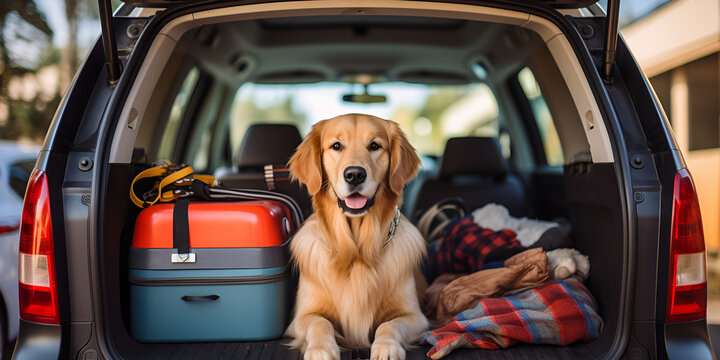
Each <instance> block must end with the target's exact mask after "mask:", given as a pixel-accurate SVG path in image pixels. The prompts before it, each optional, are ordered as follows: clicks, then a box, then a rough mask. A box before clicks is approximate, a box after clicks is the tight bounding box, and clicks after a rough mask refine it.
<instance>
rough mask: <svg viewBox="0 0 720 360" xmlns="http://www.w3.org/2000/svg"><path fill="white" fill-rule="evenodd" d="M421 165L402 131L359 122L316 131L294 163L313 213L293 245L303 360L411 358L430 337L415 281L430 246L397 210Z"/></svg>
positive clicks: (369, 119)
mask: <svg viewBox="0 0 720 360" xmlns="http://www.w3.org/2000/svg"><path fill="white" fill-rule="evenodd" d="M419 164H420V158H419V157H418V156H417V154H416V153H415V149H414V148H413V147H412V145H410V143H409V142H408V141H407V138H406V137H405V134H404V133H403V132H402V130H401V129H400V127H399V126H398V124H397V123H395V122H392V121H387V120H383V119H380V118H377V117H374V116H370V115H360V114H349V115H342V116H338V117H335V118H332V119H329V120H324V121H321V122H319V123H317V124H315V125H314V126H313V128H312V131H310V134H308V136H307V137H306V138H305V140H304V141H303V142H302V143H301V144H300V145H299V146H298V148H297V151H296V152H295V154H294V155H293V156H292V157H291V158H290V161H289V167H290V171H291V173H292V176H293V178H294V179H296V180H299V181H300V182H302V183H303V184H305V186H306V187H307V189H308V192H309V193H310V195H312V197H313V207H314V209H315V213H314V214H313V215H312V216H311V217H310V218H308V219H307V221H305V223H304V224H303V225H302V227H301V228H300V229H299V230H298V232H297V233H296V234H295V238H294V239H293V241H292V243H291V245H290V251H291V253H292V258H293V261H294V262H295V264H296V266H297V267H298V270H299V273H300V276H299V283H298V292H297V300H296V303H295V311H294V316H293V320H292V322H291V324H290V326H289V327H288V329H287V333H286V334H287V335H288V336H291V337H293V338H294V340H293V342H292V344H291V345H293V346H295V347H297V348H300V349H301V351H303V353H304V357H305V359H339V358H340V347H339V345H342V346H343V347H346V348H358V347H370V354H371V355H370V357H371V359H404V358H405V349H407V348H408V346H409V345H410V343H411V342H413V341H414V340H416V339H417V338H418V337H419V336H420V334H421V333H422V332H423V331H424V330H426V329H427V327H428V321H427V319H426V318H425V316H424V315H423V314H422V311H421V309H420V305H419V300H418V295H417V292H416V280H415V276H416V271H417V270H418V268H419V264H420V262H421V260H422V258H423V256H424V255H425V241H424V240H423V238H422V236H421V235H420V233H419V232H418V230H417V229H416V228H415V227H414V226H413V225H412V224H411V223H410V222H409V221H408V220H407V219H406V218H405V217H403V216H401V215H400V212H399V211H398V210H397V208H398V206H399V205H400V202H401V200H402V190H403V186H404V185H405V183H406V182H407V181H408V180H410V179H411V178H413V177H414V176H415V175H416V173H417V171H418V167H419ZM420 276H421V275H420ZM338 344H339V345H338ZM371 344H372V346H371Z"/></svg>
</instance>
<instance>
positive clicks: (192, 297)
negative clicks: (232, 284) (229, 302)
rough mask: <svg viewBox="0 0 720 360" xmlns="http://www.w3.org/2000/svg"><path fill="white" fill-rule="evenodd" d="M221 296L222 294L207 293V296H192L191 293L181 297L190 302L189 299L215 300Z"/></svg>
mask: <svg viewBox="0 0 720 360" xmlns="http://www.w3.org/2000/svg"><path fill="white" fill-rule="evenodd" d="M219 298H220V296H218V295H205V296H190V295H185V296H183V297H181V298H180V299H182V300H183V301H188V302H189V301H202V300H210V301H215V300H217V299H219Z"/></svg>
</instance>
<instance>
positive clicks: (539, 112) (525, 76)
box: [518, 68, 565, 166]
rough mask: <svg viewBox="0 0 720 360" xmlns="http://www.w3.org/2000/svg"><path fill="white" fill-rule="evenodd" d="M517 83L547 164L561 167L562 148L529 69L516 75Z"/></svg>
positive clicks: (543, 99)
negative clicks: (527, 104)
mask: <svg viewBox="0 0 720 360" xmlns="http://www.w3.org/2000/svg"><path fill="white" fill-rule="evenodd" d="M518 81H519V82H520V87H522V89H523V92H524V93H525V96H527V99H528V101H529V102H530V108H531V109H532V112H533V117H534V118H535V122H536V124H537V127H538V130H540V137H541V138H542V142H543V149H544V150H545V160H546V162H547V164H548V165H551V166H562V165H563V163H564V162H565V158H564V157H563V151H562V146H560V137H559V136H558V133H557V129H555V123H554V122H553V118H552V115H551V114H550V109H549V108H548V106H547V103H546V102H545V98H544V97H543V95H542V92H541V91H540V85H538V83H537V81H536V80H535V75H534V74H533V73H532V71H531V70H530V69H529V68H524V69H522V70H521V71H520V73H519V74H518Z"/></svg>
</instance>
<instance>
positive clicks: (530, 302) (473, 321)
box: [420, 278, 603, 359]
mask: <svg viewBox="0 0 720 360" xmlns="http://www.w3.org/2000/svg"><path fill="white" fill-rule="evenodd" d="M602 326H603V321H602V319H601V318H600V316H599V315H598V314H597V304H596V303H595V299H593V297H592V295H591V294H590V292H589V291H588V289H587V288H586V287H585V286H584V285H583V284H582V283H581V282H580V281H578V279H577V278H568V279H566V280H551V281H548V282H546V283H544V284H542V285H540V286H538V287H536V288H532V289H529V290H525V291H523V292H520V293H517V294H514V295H511V296H506V297H499V298H489V299H485V300H482V301H481V302H480V303H479V304H478V305H477V306H476V307H475V308H473V309H470V310H466V311H463V312H461V313H460V314H458V315H456V316H455V320H454V321H453V322H451V323H449V324H447V325H445V326H443V327H441V328H438V329H435V330H433V331H428V332H426V333H425V334H423V336H422V337H421V338H420V343H421V344H431V345H433V347H432V349H430V351H429V352H428V353H427V355H428V356H429V357H431V358H433V359H440V358H442V357H443V356H445V355H447V354H449V353H450V352H451V351H453V350H454V349H456V348H458V347H467V348H474V347H477V348H483V349H498V348H506V347H508V346H511V345H513V344H516V343H518V342H526V343H532V344H554V345H568V344H570V343H573V342H575V341H577V340H582V341H586V342H589V341H591V340H594V339H596V338H597V337H598V336H599V335H600V330H601V329H602Z"/></svg>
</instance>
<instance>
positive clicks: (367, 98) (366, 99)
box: [342, 92, 387, 104]
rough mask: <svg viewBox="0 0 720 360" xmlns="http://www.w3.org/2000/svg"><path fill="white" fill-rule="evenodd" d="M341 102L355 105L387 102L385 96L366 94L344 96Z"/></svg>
mask: <svg viewBox="0 0 720 360" xmlns="http://www.w3.org/2000/svg"><path fill="white" fill-rule="evenodd" d="M342 99H343V101H346V102H356V103H364V104H371V103H384V102H387V96H385V95H372V94H368V93H367V92H366V93H364V94H345V95H343V97H342Z"/></svg>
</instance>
